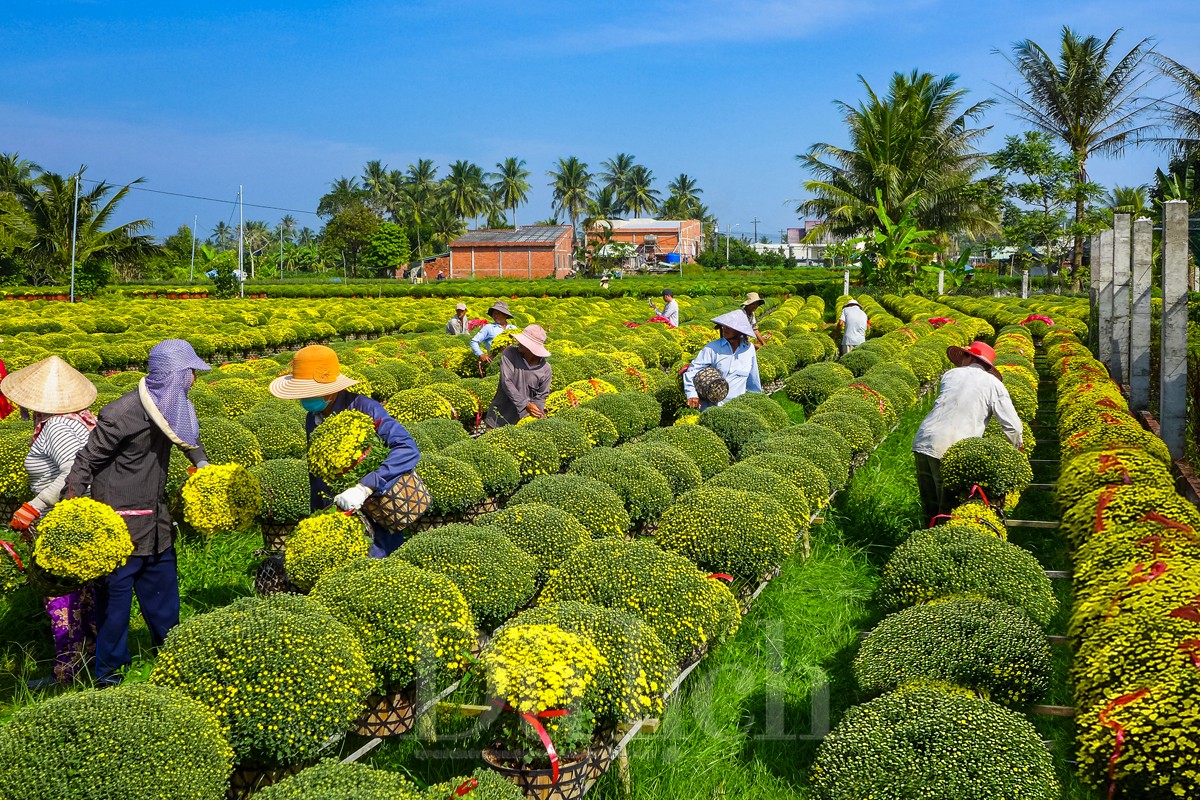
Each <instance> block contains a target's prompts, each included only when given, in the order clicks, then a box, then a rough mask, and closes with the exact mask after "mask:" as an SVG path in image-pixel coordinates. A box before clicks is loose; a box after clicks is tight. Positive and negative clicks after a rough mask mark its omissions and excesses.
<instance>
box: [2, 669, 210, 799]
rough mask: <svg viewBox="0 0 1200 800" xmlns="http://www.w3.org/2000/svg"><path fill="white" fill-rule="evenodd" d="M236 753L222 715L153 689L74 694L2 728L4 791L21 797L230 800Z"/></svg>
mask: <svg viewBox="0 0 1200 800" xmlns="http://www.w3.org/2000/svg"><path fill="white" fill-rule="evenodd" d="M232 758H233V751H232V750H230V748H229V745H228V744H227V743H226V741H225V737H224V736H223V735H222V730H221V725H220V723H219V722H218V720H217V718H216V717H215V716H214V715H213V714H212V713H211V712H210V711H209V710H208V708H206V707H205V706H204V705H202V704H200V703H198V702H196V701H195V700H193V699H192V698H190V697H188V696H187V695H185V694H182V693H181V692H178V691H175V690H173V689H167V688H164V687H162V686H151V685H149V684H145V683H127V684H125V685H123V686H119V687H116V688H113V689H108V690H105V691H98V690H92V691H82V692H76V693H73V694H65V695H62V696H60V697H56V698H54V699H52V700H48V701H46V702H44V703H38V704H36V705H31V706H27V707H25V708H23V709H21V710H20V711H18V712H17V713H16V714H15V715H14V716H13V718H12V720H10V721H9V722H8V723H7V724H5V725H3V726H0V787H2V788H0V794H2V795H3V796H4V797H6V798H14V800H15V798H21V800H85V798H94V797H101V796H102V797H105V798H111V799H112V800H142V798H148V797H161V798H168V797H169V798H172V800H174V799H175V798H178V799H179V800H221V798H223V797H224V796H225V789H226V786H227V784H228V780H229V773H230V772H231V770H232V768H233V767H232V763H231V759H232Z"/></svg>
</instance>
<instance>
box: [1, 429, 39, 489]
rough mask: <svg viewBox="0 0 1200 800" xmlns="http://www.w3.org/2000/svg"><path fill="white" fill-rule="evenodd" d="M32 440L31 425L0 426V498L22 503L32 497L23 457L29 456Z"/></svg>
mask: <svg viewBox="0 0 1200 800" xmlns="http://www.w3.org/2000/svg"><path fill="white" fill-rule="evenodd" d="M32 438H33V425H31V424H26V423H15V422H14V423H6V424H4V425H0V497H4V498H5V499H6V500H9V501H15V502H19V503H23V502H25V501H26V500H28V499H29V498H30V497H32V496H33V491H32V490H31V489H30V488H29V475H28V474H26V472H25V456H27V455H29V447H30V440H31V439H32Z"/></svg>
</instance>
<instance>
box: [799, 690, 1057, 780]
mask: <svg viewBox="0 0 1200 800" xmlns="http://www.w3.org/2000/svg"><path fill="white" fill-rule="evenodd" d="M812 786H813V789H814V793H815V796H816V797H818V798H821V800H861V798H864V797H871V798H876V800H912V798H914V797H928V798H931V799H932V798H937V800H983V798H989V800H990V798H1001V797H1003V798H1010V799H1011V800H1057V798H1058V796H1059V784H1058V779H1057V777H1056V776H1055V772H1054V762H1053V760H1052V759H1051V757H1050V753H1049V752H1048V751H1047V750H1046V748H1045V747H1043V746H1042V740H1041V737H1040V736H1039V735H1038V733H1037V731H1036V730H1035V729H1034V727H1033V725H1031V724H1030V723H1029V722H1028V720H1026V719H1025V718H1024V717H1023V716H1021V715H1020V714H1018V713H1016V712H1014V711H1009V710H1007V709H1005V708H1002V707H1000V706H998V705H996V704H994V703H991V702H988V701H987V700H981V699H979V698H976V697H973V696H970V695H968V694H966V693H958V692H951V691H946V690H944V689H941V688H936V687H924V686H916V687H910V688H905V689H902V690H900V691H897V692H892V693H890V694H886V695H883V696H882V697H879V698H876V699H875V700H872V701H871V702H869V703H865V704H863V705H860V706H855V707H854V708H851V709H850V710H849V711H847V712H846V715H845V716H844V717H842V721H841V722H840V723H838V725H837V727H836V728H835V729H834V730H833V732H832V733H831V734H830V735H829V736H828V737H826V739H825V741H824V742H822V744H821V747H820V748H819V749H818V750H817V756H816V760H815V761H814V763H813V769H812Z"/></svg>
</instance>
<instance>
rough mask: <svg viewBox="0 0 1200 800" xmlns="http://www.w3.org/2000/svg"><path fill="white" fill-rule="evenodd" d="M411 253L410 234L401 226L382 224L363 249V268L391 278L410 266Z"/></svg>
mask: <svg viewBox="0 0 1200 800" xmlns="http://www.w3.org/2000/svg"><path fill="white" fill-rule="evenodd" d="M410 258H411V253H410V252H409V246H408V233H407V232H406V231H405V230H404V228H402V227H401V226H399V225H396V224H395V223H391V222H381V223H379V227H378V228H376V229H375V232H374V233H372V234H371V238H370V239H368V240H367V244H366V247H364V248H363V252H362V260H361V262H360V263H361V264H362V266H363V268H365V269H368V270H371V271H373V272H375V273H376V274H377V275H378V276H379V277H382V278H390V277H393V276H394V275H395V271H396V270H398V269H404V268H405V267H407V266H408V262H409V259H410Z"/></svg>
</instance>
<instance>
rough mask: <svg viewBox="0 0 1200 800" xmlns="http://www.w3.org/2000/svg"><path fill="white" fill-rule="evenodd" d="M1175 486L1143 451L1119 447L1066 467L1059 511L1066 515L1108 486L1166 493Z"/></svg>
mask: <svg viewBox="0 0 1200 800" xmlns="http://www.w3.org/2000/svg"><path fill="white" fill-rule="evenodd" d="M1174 483H1175V480H1174V478H1172V477H1171V472H1170V470H1168V469H1167V466H1166V465H1165V464H1164V463H1163V462H1162V461H1159V460H1158V459H1157V458H1154V457H1153V456H1150V455H1147V454H1146V453H1145V452H1143V451H1141V450H1136V449H1133V448H1129V447H1118V448H1113V449H1111V450H1093V451H1091V452H1088V453H1084V454H1082V455H1080V456H1078V457H1077V458H1075V459H1074V460H1072V461H1071V462H1070V463H1069V464H1066V465H1065V466H1063V468H1062V471H1061V472H1060V473H1059V476H1058V483H1057V484H1056V487H1055V488H1056V489H1057V492H1058V507H1059V510H1060V511H1062V512H1065V511H1066V510H1067V509H1069V508H1071V506H1073V505H1075V504H1076V503H1078V502H1079V501H1080V500H1082V499H1083V498H1084V497H1086V496H1087V495H1088V494H1090V493H1092V492H1094V491H1096V490H1097V489H1102V488H1104V487H1105V486H1118V485H1130V484H1132V485H1136V486H1149V487H1151V488H1159V489H1166V488H1170V487H1171V486H1173V485H1174Z"/></svg>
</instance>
